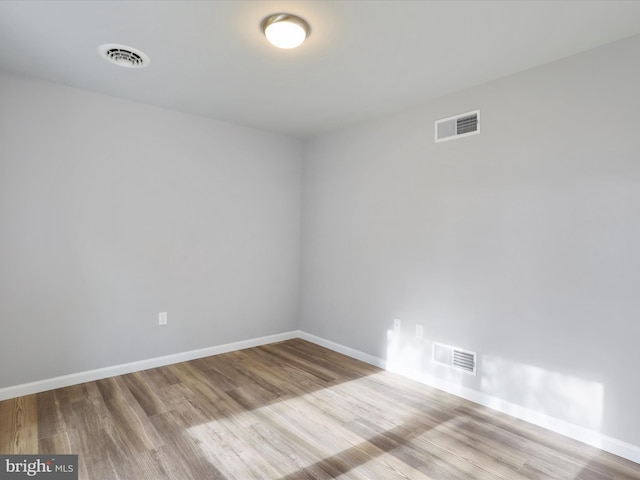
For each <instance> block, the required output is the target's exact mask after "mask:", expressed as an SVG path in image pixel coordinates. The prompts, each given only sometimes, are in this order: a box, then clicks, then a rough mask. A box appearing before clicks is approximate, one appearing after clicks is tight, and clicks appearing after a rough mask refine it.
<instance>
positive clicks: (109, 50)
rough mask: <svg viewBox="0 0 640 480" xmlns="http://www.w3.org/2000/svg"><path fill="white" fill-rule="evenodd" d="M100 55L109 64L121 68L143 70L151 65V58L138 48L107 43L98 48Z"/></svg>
mask: <svg viewBox="0 0 640 480" xmlns="http://www.w3.org/2000/svg"><path fill="white" fill-rule="evenodd" d="M98 51H99V52H100V54H101V55H102V56H103V57H104V58H105V59H106V60H107V61H109V62H111V63H114V64H116V65H118V66H120V67H126V68H143V67H146V66H148V65H149V64H150V63H151V60H150V59H149V57H148V56H147V55H146V54H145V53H144V52H141V51H140V50H138V49H137V48H133V47H128V46H127V45H120V44H117V43H107V44H104V45H100V46H99V47H98Z"/></svg>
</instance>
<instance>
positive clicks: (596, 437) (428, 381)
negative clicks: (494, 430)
mask: <svg viewBox="0 0 640 480" xmlns="http://www.w3.org/2000/svg"><path fill="white" fill-rule="evenodd" d="M299 336H300V338H302V339H304V340H308V341H309V342H312V343H315V344H317V345H320V346H322V347H326V348H328V349H330V350H333V351H335V352H338V353H342V354H344V355H347V356H349V357H352V358H355V359H358V360H361V361H363V362H366V363H369V364H371V365H375V366H377V367H380V368H386V366H387V361H386V360H384V359H382V358H379V357H375V356H373V355H369V354H368V353H364V352H360V351H358V350H355V349H353V348H350V347H346V346H344V345H340V344H339V343H335V342H332V341H330V340H326V339H324V338H320V337H317V336H315V335H312V334H310V333H306V332H300V334H299ZM395 373H398V374H400V375H402V376H404V377H407V378H411V379H412V380H416V381H418V382H420V383H424V384H425V385H429V386H430V387H434V388H437V389H438V390H442V391H445V392H447V393H451V394H453V395H456V396H457V397H461V398H464V399H465V400H469V401H471V402H474V403H477V404H480V405H482V406H485V407H488V408H491V409H493V410H497V411H499V412H502V413H506V414H507V415H511V416H512V417H516V418H519V419H520V420H524V421H526V422H529V423H532V424H534V425H538V426H540V427H543V428H546V429H547V430H551V431H553V432H556V433H559V434H561V435H564V436H565V437H569V438H573V439H574V440H578V441H579V442H582V443H585V444H587V445H591V446H593V447H596V448H599V449H600V450H604V451H605V452H609V453H613V454H614V455H618V456H619V457H622V458H626V459H627V460H631V461H632V462H636V463H640V446H637V445H632V444H630V443H627V442H623V441H621V440H618V439H616V438H612V437H609V436H607V435H604V434H602V433H600V432H596V431H594V430H589V429H587V428H584V427H581V426H579V425H575V424H572V423H569V422H565V421H564V420H560V419H558V418H555V417H550V416H549V415H545V414H542V413H539V412H536V411H534V410H531V409H529V408H526V407H522V406H520V405H517V404H515V403H511V402H507V401H506V400H502V399H500V398H498V397H494V396H491V395H487V394H486V393H482V392H479V391H477V390H472V389H470V388H466V387H463V386H461V385H457V384H454V383H450V382H447V381H445V380H442V379H439V378H436V377H433V376H430V375H419V376H416V375H406V374H404V373H403V372H395Z"/></svg>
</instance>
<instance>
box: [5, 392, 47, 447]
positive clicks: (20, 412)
mask: <svg viewBox="0 0 640 480" xmlns="http://www.w3.org/2000/svg"><path fill="white" fill-rule="evenodd" d="M0 453H8V454H33V453H38V407H37V398H36V395H26V396H24V397H18V398H13V399H10V400H5V401H2V402H0Z"/></svg>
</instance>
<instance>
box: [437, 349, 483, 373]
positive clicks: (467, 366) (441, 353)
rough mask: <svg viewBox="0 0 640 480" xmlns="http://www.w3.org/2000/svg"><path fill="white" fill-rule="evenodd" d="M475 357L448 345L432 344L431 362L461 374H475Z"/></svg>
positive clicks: (471, 353)
mask: <svg viewBox="0 0 640 480" xmlns="http://www.w3.org/2000/svg"><path fill="white" fill-rule="evenodd" d="M476 356H477V354H476V353H475V352H470V351H468V350H463V349H461V348H458V347H452V346H450V345H443V344H441V343H434V344H433V361H434V362H435V363H439V364H441V365H446V366H447V367H451V368H455V369H456V370H462V371H463V372H466V373H470V374H471V375H475V374H476Z"/></svg>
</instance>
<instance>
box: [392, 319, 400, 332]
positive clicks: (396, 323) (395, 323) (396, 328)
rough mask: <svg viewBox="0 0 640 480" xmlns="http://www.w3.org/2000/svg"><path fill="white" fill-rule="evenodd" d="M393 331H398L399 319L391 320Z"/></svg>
mask: <svg viewBox="0 0 640 480" xmlns="http://www.w3.org/2000/svg"><path fill="white" fill-rule="evenodd" d="M393 329H394V330H395V331H396V332H399V331H400V319H399V318H394V319H393Z"/></svg>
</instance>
